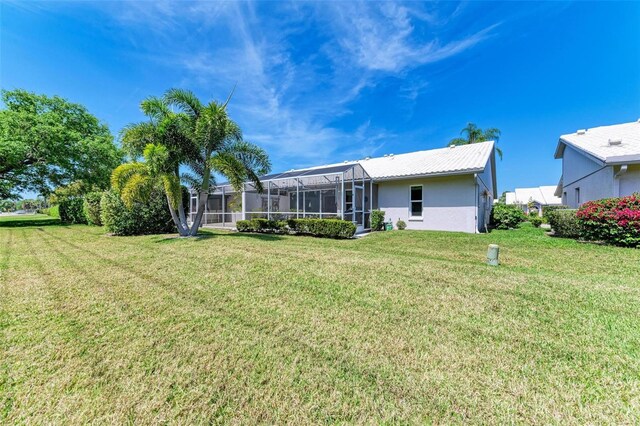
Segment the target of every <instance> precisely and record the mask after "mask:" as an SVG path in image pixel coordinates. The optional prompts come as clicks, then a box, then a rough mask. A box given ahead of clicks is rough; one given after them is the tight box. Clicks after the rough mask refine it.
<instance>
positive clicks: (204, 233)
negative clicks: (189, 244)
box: [154, 230, 282, 244]
mask: <svg viewBox="0 0 640 426" xmlns="http://www.w3.org/2000/svg"><path fill="white" fill-rule="evenodd" d="M229 237H230V238H253V239H257V240H261V241H278V240H282V236H280V235H275V234H250V233H243V232H235V231H222V232H212V231H208V230H200V231H198V235H197V236H195V237H180V236H177V235H175V234H174V235H171V236H167V237H163V238H159V239H158V240H156V241H154V242H155V243H157V244H168V243H175V242H178V241H206V240H210V239H214V238H229Z"/></svg>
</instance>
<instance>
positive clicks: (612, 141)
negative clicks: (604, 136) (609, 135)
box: [609, 139, 622, 146]
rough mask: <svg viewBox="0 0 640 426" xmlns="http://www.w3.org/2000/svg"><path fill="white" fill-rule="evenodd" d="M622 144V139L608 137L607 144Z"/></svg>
mask: <svg viewBox="0 0 640 426" xmlns="http://www.w3.org/2000/svg"><path fill="white" fill-rule="evenodd" d="M617 145H622V139H609V146H617Z"/></svg>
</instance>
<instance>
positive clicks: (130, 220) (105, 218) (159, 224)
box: [100, 191, 176, 235]
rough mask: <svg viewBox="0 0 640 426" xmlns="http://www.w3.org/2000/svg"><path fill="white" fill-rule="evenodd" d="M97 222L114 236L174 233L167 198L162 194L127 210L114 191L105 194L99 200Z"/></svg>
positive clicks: (157, 194)
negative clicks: (99, 210)
mask: <svg viewBox="0 0 640 426" xmlns="http://www.w3.org/2000/svg"><path fill="white" fill-rule="evenodd" d="M100 209H101V215H100V219H101V221H102V224H103V225H104V226H105V228H106V230H107V232H110V233H112V234H114V235H147V234H167V233H172V232H176V227H175V225H174V223H173V220H172V219H171V213H169V206H168V205H167V198H166V197H165V195H164V194H163V193H162V192H161V191H156V192H154V193H152V194H151V196H150V197H149V200H148V201H147V202H146V203H136V204H135V205H134V207H133V208H132V209H131V210H129V209H128V208H127V206H125V205H124V203H123V202H122V199H120V196H119V195H118V194H117V193H115V192H114V191H106V192H105V193H104V194H103V195H102V199H101V200H100Z"/></svg>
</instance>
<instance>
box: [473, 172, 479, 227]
mask: <svg viewBox="0 0 640 426" xmlns="http://www.w3.org/2000/svg"><path fill="white" fill-rule="evenodd" d="M473 179H474V181H475V183H476V184H475V199H474V204H475V209H474V213H475V229H474V231H473V233H474V234H478V233H479V232H480V231H478V197H479V195H478V191H479V188H480V186H479V185H478V174H477V173H474V174H473Z"/></svg>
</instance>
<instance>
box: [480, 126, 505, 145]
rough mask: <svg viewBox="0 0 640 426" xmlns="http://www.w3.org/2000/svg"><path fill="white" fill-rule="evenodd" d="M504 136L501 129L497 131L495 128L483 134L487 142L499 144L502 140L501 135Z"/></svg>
mask: <svg viewBox="0 0 640 426" xmlns="http://www.w3.org/2000/svg"><path fill="white" fill-rule="evenodd" d="M501 134H502V132H501V131H500V129H496V128H495V127H491V128H490V129H487V130H485V131H484V132H483V138H484V140H485V141H494V142H496V143H497V142H498V140H500V135H501Z"/></svg>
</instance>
